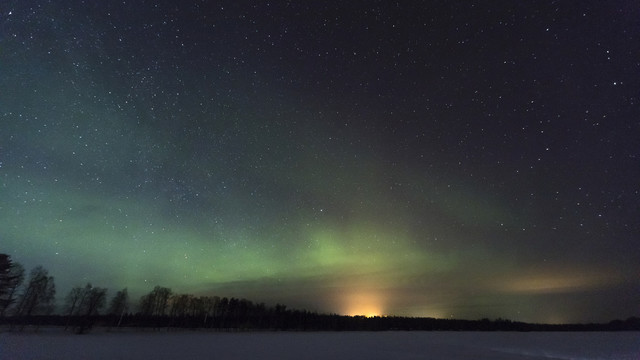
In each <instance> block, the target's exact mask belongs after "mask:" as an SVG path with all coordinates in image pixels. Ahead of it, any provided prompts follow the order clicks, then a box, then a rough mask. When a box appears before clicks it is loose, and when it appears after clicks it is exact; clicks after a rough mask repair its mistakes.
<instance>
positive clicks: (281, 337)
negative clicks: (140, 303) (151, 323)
mask: <svg viewBox="0 0 640 360" xmlns="http://www.w3.org/2000/svg"><path fill="white" fill-rule="evenodd" d="M639 355H640V333H638V332H617V333H613V332H611V333H606V332H588V333H587V332H585V333H545V332H540V333H535V332H531V333H516V332H400V331H398V332H394V331H390V332H244V333H224V332H202V331H179V332H172V331H169V332H167V331H155V332H153V331H124V332H106V331H105V330H100V329H97V330H94V331H93V332H91V333H89V334H86V335H74V334H70V333H64V332H62V331H60V330H58V329H44V330H41V331H40V332H38V333H34V332H22V333H16V332H3V333H0V359H15V360H23V359H24V360H28V359H71V360H73V359H137V360H139V359H282V360H284V359H453V360H455V359H492V360H501V359H527V360H535V359H576V360H577V359H580V360H595V359H598V360H600V359H620V360H623V359H638V356H639Z"/></svg>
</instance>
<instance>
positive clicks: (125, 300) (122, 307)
mask: <svg viewBox="0 0 640 360" xmlns="http://www.w3.org/2000/svg"><path fill="white" fill-rule="evenodd" d="M128 309H129V293H128V292H127V288H124V289H122V290H120V291H118V292H117V293H116V294H115V295H114V296H113V299H111V304H110V305H109V311H108V313H109V314H112V315H117V316H118V324H117V325H116V327H119V326H120V324H121V323H122V317H123V316H124V313H125V312H126V311H127V310H128Z"/></svg>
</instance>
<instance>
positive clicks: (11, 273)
mask: <svg viewBox="0 0 640 360" xmlns="http://www.w3.org/2000/svg"><path fill="white" fill-rule="evenodd" d="M22 281H24V267H22V265H20V264H19V263H17V262H14V261H13V260H11V256H9V255H7V254H0V317H2V316H4V314H5V312H6V310H7V309H8V308H9V307H10V306H11V305H12V304H13V303H14V302H15V301H16V293H17V290H18V287H20V285H21V284H22Z"/></svg>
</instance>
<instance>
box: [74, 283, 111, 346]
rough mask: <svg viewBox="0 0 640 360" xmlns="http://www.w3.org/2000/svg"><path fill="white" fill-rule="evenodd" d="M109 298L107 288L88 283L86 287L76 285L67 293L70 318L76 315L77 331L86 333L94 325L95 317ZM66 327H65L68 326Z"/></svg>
mask: <svg viewBox="0 0 640 360" xmlns="http://www.w3.org/2000/svg"><path fill="white" fill-rule="evenodd" d="M106 298H107V289H105V288H99V287H94V286H92V285H91V284H90V283H87V285H85V287H84V288H80V287H75V288H73V289H71V291H70V292H69V295H67V298H66V302H67V305H66V307H67V310H68V320H67V327H68V324H69V321H70V320H71V319H72V317H75V318H76V320H77V322H76V324H75V327H74V329H75V331H76V333H78V334H82V333H85V332H86V331H87V330H89V329H91V327H93V318H94V317H95V316H96V315H98V313H99V311H100V309H101V308H103V307H104V305H105V302H106ZM67 327H65V329H66V328H67Z"/></svg>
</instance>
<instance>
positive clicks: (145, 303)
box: [140, 286, 171, 316]
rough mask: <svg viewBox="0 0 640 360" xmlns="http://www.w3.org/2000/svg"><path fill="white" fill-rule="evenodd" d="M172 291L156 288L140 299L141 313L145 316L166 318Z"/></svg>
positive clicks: (160, 287)
mask: <svg viewBox="0 0 640 360" xmlns="http://www.w3.org/2000/svg"><path fill="white" fill-rule="evenodd" d="M170 297H171V289H169V288H166V287H162V286H156V287H155V288H153V290H152V291H151V292H150V293H148V294H147V295H144V296H142V297H141V298H140V312H141V313H142V314H143V315H145V316H164V315H165V313H166V311H167V305H169V298H170Z"/></svg>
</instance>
